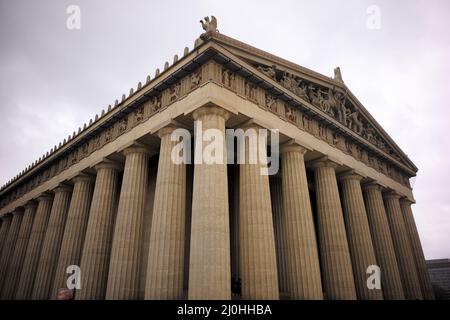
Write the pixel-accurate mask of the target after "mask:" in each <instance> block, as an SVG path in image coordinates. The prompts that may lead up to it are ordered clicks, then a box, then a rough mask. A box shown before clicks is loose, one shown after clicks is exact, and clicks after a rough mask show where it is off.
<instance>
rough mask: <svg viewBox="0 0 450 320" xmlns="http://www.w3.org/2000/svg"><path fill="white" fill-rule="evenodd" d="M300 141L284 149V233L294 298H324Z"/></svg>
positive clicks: (282, 170) (289, 279)
mask: <svg viewBox="0 0 450 320" xmlns="http://www.w3.org/2000/svg"><path fill="white" fill-rule="evenodd" d="M305 153H306V149H304V148H302V147H301V146H299V145H295V144H292V145H286V146H283V147H282V149H281V173H282V179H281V181H282V191H283V192H282V200H283V210H284V211H283V215H282V219H283V223H282V226H283V231H282V232H283V233H284V235H285V239H286V246H287V250H286V251H287V252H286V255H287V274H288V283H289V292H290V295H291V298H292V299H307V300H318V299H323V293H322V280H321V277H320V263H319V253H318V248H317V241H316V232H315V228H314V221H313V215H312V210H311V202H310V197H309V190H308V181H307V177H306V168H305V163H304V154H305Z"/></svg>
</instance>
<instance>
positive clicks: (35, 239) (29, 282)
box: [15, 194, 53, 300]
mask: <svg viewBox="0 0 450 320" xmlns="http://www.w3.org/2000/svg"><path fill="white" fill-rule="evenodd" d="M37 201H38V205H37V209H36V214H35V218H34V221H33V227H32V229H31V235H30V240H29V241H28V245H27V248H26V253H25V260H24V262H23V267H22V270H21V272H20V276H19V279H18V284H17V291H16V293H15V298H16V299H18V300H28V299H30V298H31V293H32V291H33V284H34V280H35V276H36V269H37V267H38V264H39V257H40V255H41V250H42V244H43V242H44V237H45V232H46V230H47V225H48V221H49V218H50V212H51V210H52V203H53V196H51V195H49V194H43V195H41V196H39V197H38V198H37Z"/></svg>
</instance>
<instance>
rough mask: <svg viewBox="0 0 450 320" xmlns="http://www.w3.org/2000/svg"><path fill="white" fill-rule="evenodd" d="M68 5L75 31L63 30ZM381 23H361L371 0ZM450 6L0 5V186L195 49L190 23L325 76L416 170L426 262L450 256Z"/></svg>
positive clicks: (421, 3)
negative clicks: (208, 24)
mask: <svg viewBox="0 0 450 320" xmlns="http://www.w3.org/2000/svg"><path fill="white" fill-rule="evenodd" d="M69 4H76V5H79V6H80V8H81V30H79V31H69V30H68V29H67V28H66V19H67V14H66V13H65V10H66V8H67V6H68V5H69ZM372 4H375V5H378V6H379V7H380V9H381V18H382V20H381V29H380V30H369V29H368V28H367V27H366V19H367V17H368V15H367V13H366V9H367V7H368V6H369V5H372ZM449 9H450V3H449V2H448V1H445V0H442V1H415V2H414V3H412V2H411V1H406V0H403V1H357V0H353V1H281V0H279V1H267V2H265V3H263V1H189V2H187V1H178V2H177V1H171V0H169V1H164V2H160V3H157V2H156V1H138V0H134V1H126V2H125V1H100V0H97V1H56V0H55V1H49V0H45V1H44V0H41V1H33V2H31V1H24V0H19V1H16V0H14V1H13V0H9V1H8V0H1V1H0V43H1V46H2V50H0V71H1V72H0V111H1V117H0V135H1V137H2V138H1V140H0V163H1V166H0V181H1V182H4V181H6V180H8V179H9V178H10V177H11V176H13V175H14V174H16V173H18V172H19V171H20V170H21V169H23V168H25V167H26V166H28V165H29V164H30V163H31V162H32V161H34V160H36V159H37V158H38V157H39V156H40V155H42V154H43V153H45V152H46V151H48V150H49V149H50V148H51V147H52V146H53V145H55V144H57V143H59V141H62V140H63V139H64V138H65V137H67V135H69V134H71V133H72V132H73V131H75V130H77V128H78V126H82V125H83V123H84V122H87V121H89V118H92V117H94V116H95V114H96V113H100V112H101V109H102V108H106V107H107V105H108V104H112V103H113V101H114V100H115V99H116V98H119V97H120V96H121V95H122V93H125V92H128V90H129V88H130V87H135V86H136V83H137V82H138V81H143V80H144V79H145V77H146V75H147V74H151V75H152V76H153V74H154V70H155V68H157V67H159V68H161V67H162V66H163V64H164V62H165V61H166V60H168V61H171V59H172V57H173V55H174V54H175V53H178V54H181V53H182V49H183V48H184V47H185V46H189V47H192V45H193V42H194V40H195V38H196V37H197V36H198V35H199V34H200V33H201V32H202V30H201V27H200V24H199V23H198V20H199V19H200V18H202V17H204V16H205V15H209V14H214V15H215V16H216V17H217V18H218V21H219V30H220V31H221V32H222V33H224V34H227V35H229V36H231V37H235V38H237V39H239V40H242V41H244V42H247V43H249V44H251V45H254V46H256V47H259V48H261V49H263V50H266V51H269V52H272V53H274V54H277V55H279V56H281V57H284V58H286V59H289V60H292V61H294V62H296V63H299V64H301V65H304V66H306V67H308V68H311V69H314V70H316V71H318V72H321V73H323V74H326V75H331V74H332V70H333V68H334V67H335V66H337V65H339V66H340V67H341V69H342V72H343V77H344V80H345V82H346V83H347V85H348V86H349V87H350V88H351V89H352V91H353V93H354V94H355V95H356V96H357V97H358V99H359V100H360V101H361V102H362V103H363V104H364V105H365V106H366V108H367V109H368V110H369V111H370V112H371V113H372V115H373V116H374V117H375V118H376V119H377V120H378V121H379V122H380V124H381V125H382V126H383V127H384V128H385V129H386V131H387V132H388V133H389V134H390V135H391V136H392V137H393V138H394V140H395V141H397V142H398V144H399V145H400V147H401V148H402V149H403V150H404V151H405V152H406V153H407V154H408V155H409V156H410V158H411V159H412V160H413V161H414V162H415V163H416V165H417V166H418V168H419V174H418V177H417V178H416V180H415V184H414V193H415V197H416V200H417V204H416V205H415V207H414V211H415V217H416V222H417V226H418V229H419V232H420V235H421V238H422V241H423V246H424V249H425V254H426V256H427V258H441V257H449V256H450V232H449V231H450V203H449V199H448V198H449V195H450V192H449V191H450V190H449V187H448V181H450V160H449V158H448V157H447V155H448V154H449V151H450V143H449V141H448V139H447V136H448V134H449V129H448V124H449V120H448V119H450V112H449V110H448V103H447V102H448V101H450V91H449V90H448V83H449V81H448V77H449V74H450V68H449V61H450V57H449V52H450V43H449V40H448V39H449V37H448V34H447V33H448V30H450V23H449V22H448V21H449V20H448V19H447V17H446V15H447V14H448V12H450V11H449Z"/></svg>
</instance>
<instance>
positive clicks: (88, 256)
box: [75, 160, 119, 300]
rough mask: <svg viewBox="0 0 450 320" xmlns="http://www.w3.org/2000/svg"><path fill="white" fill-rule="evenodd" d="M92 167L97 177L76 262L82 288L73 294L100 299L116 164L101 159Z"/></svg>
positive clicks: (112, 215) (105, 276) (114, 199)
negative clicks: (78, 267)
mask: <svg viewBox="0 0 450 320" xmlns="http://www.w3.org/2000/svg"><path fill="white" fill-rule="evenodd" d="M95 169H96V170H97V177H96V180H95V187H94V194H93V196H92V204H91V208H90V212H89V220H88V225H87V227H86V238H85V240H84V245H83V251H82V256H81V264H80V269H81V270H82V288H81V290H80V291H79V292H78V293H77V295H76V296H75V299H77V300H100V299H104V298H105V294H106V284H107V280H108V267H109V258H110V255H111V244H112V237H113V231H114V218H115V211H116V210H115V208H116V203H117V197H118V188H117V186H118V175H119V174H118V171H119V166H118V165H117V164H116V163H114V162H111V161H108V160H105V161H103V162H101V163H100V164H98V165H96V166H95Z"/></svg>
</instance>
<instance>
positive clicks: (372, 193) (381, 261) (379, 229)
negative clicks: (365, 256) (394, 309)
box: [363, 183, 405, 300]
mask: <svg viewBox="0 0 450 320" xmlns="http://www.w3.org/2000/svg"><path fill="white" fill-rule="evenodd" d="M381 190H382V187H381V186H380V185H378V184H376V183H370V184H365V185H364V186H363V194H364V203H365V205H366V211H367V218H368V221H369V228H370V233H371V235H372V243H373V247H374V249H375V256H376V259H377V262H378V266H379V267H380V271H381V289H382V291H383V297H384V299H386V300H403V299H404V298H405V295H404V292H403V286H402V282H401V278H400V272H399V269H398V265H397V258H396V256H395V250H394V244H393V243H392V236H391V232H390V230H389V223H388V220H387V216H386V211H385V208H384V203H383V198H382V195H381Z"/></svg>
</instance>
